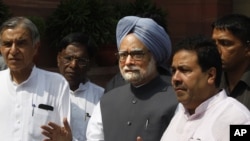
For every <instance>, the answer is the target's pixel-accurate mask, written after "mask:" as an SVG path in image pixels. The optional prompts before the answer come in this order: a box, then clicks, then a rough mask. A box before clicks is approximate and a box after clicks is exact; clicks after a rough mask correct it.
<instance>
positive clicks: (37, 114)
mask: <svg viewBox="0 0 250 141" xmlns="http://www.w3.org/2000/svg"><path fill="white" fill-rule="evenodd" d="M41 104H44V105H46V106H45V108H46V107H53V109H51V110H45V109H42V108H41V107H39V105H41ZM0 113H1V116H0V137H1V140H3V141H41V140H43V139H44V138H45V137H44V136H43V135H42V134H41V131H42V129H41V128H40V126H41V125H44V124H47V123H48V122H49V121H52V122H55V123H57V124H60V125H62V121H63V118H64V117H68V120H70V100H69V86H68V83H67V81H66V80H65V79H64V78H63V77H62V76H61V75H59V74H57V73H53V72H48V71H44V70H41V69H38V68H36V67H33V70H32V72H31V75H30V76H29V78H28V79H27V80H26V81H24V82H22V83H21V84H16V83H14V82H13V81H12V80H11V76H10V70H9V69H7V70H4V71H0Z"/></svg>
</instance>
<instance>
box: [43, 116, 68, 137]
mask: <svg viewBox="0 0 250 141" xmlns="http://www.w3.org/2000/svg"><path fill="white" fill-rule="evenodd" d="M63 125H64V127H61V126H59V125H57V124H55V123H53V122H49V123H48V125H43V126H41V128H42V129H43V130H42V134H43V135H44V136H46V137H48V138H47V139H44V140H43V141H72V133H71V129H70V126H69V123H68V121H67V118H64V119H63Z"/></svg>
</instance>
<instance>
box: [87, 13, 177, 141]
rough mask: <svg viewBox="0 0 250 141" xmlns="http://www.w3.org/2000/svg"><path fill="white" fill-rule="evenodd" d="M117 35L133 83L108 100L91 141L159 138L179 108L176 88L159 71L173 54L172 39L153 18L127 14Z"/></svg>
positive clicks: (98, 111)
mask: <svg viewBox="0 0 250 141" xmlns="http://www.w3.org/2000/svg"><path fill="white" fill-rule="evenodd" d="M116 37H117V47H118V50H119V51H118V52H117V54H116V55H117V57H118V59H119V68H120V72H121V74H122V76H123V77H124V79H125V80H126V81H128V82H129V83H128V84H126V85H123V86H120V87H118V88H114V89H112V90H110V91H109V92H107V93H106V94H105V95H104V96H103V98H102V99H101V101H100V103H99V104H98V105H97V106H96V108H95V110H94V112H93V114H92V117H91V119H90V121H89V125H88V128H87V140H88V141H92V140H99V141H103V140H106V141H117V140H121V139H122V140H124V141H132V140H136V138H137V136H141V137H142V138H143V139H144V141H147V140H151V141H153V140H154V141H157V140H160V138H161V136H162V134H163V132H164V130H165V129H166V127H167V126H168V124H169V122H170V120H171V118H172V116H173V114H174V111H175V109H176V105H177V100H176V97H175V94H174V91H173V89H172V87H171V86H170V84H167V83H166V82H164V81H163V80H162V79H161V77H160V76H159V73H158V71H157V66H160V65H165V64H166V61H167V59H168V58H169V57H170V55H171V42H170V39H169V36H168V35H167V33H166V32H165V30H164V29H163V28H162V27H161V26H159V25H158V24H157V23H156V22H154V21H153V20H152V19H149V18H139V17H136V16H127V17H124V18H122V19H121V20H120V21H119V23H118V25H117V30H116Z"/></svg>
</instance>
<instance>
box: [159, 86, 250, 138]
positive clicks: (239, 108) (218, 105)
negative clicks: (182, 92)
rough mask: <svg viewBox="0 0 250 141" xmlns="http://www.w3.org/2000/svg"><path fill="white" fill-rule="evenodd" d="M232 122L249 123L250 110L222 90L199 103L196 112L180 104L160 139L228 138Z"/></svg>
mask: <svg viewBox="0 0 250 141" xmlns="http://www.w3.org/2000/svg"><path fill="white" fill-rule="evenodd" d="M230 124H250V112H249V110H248V109H247V108H246V107H245V106H243V105H242V104H241V103H240V102H238V101H237V100H235V99H233V98H231V97H228V96H227V95H226V93H225V91H224V90H222V91H221V92H220V93H218V94H217V95H215V96H213V97H211V98H210V99H208V100H206V101H205V102H203V103H202V104H201V105H199V106H198V107H197V108H196V110H195V113H194V114H193V115H189V114H188V112H187V111H186V110H185V108H184V107H183V105H182V104H179V105H178V108H177V111H176V114H175V116H174V117H173V119H172V120H171V123H170V125H169V126H168V128H167V130H166V131H165V133H164V134H163V136H162V138H161V141H169V140H171V141H189V140H190V141H195V140H200V141H229V137H230V131H229V125H230Z"/></svg>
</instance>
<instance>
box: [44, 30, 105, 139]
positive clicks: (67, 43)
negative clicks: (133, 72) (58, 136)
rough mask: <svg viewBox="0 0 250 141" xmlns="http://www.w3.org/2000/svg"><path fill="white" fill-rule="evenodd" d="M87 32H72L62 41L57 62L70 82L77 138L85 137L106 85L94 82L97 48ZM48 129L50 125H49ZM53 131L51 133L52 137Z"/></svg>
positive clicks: (74, 137)
mask: <svg viewBox="0 0 250 141" xmlns="http://www.w3.org/2000/svg"><path fill="white" fill-rule="evenodd" d="M88 42H89V41H88V37H87V36H85V35H84V34H83V33H71V34H69V35H67V36H66V37H64V38H63V39H62V40H61V42H60V43H59V45H58V55H57V65H58V68H59V72H60V73H61V74H62V75H63V76H64V77H65V78H66V80H67V81H68V82H69V86H70V100H71V123H70V125H71V130H72V134H73V140H78V141H85V140H86V128H87V124H88V121H89V118H90V117H91V115H92V112H93V109H94V107H95V105H96V104H97V103H98V102H99V100H100V98H101V97H102V95H103V93H104V89H103V88H102V87H100V86H97V85H96V84H94V83H92V82H90V80H89V79H88V77H87V72H88V70H89V69H90V59H91V57H92V56H93V50H92V49H91V47H90V45H89V44H88ZM45 129H46V128H45ZM50 135H51V134H48V137H50V138H51V136H50Z"/></svg>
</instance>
